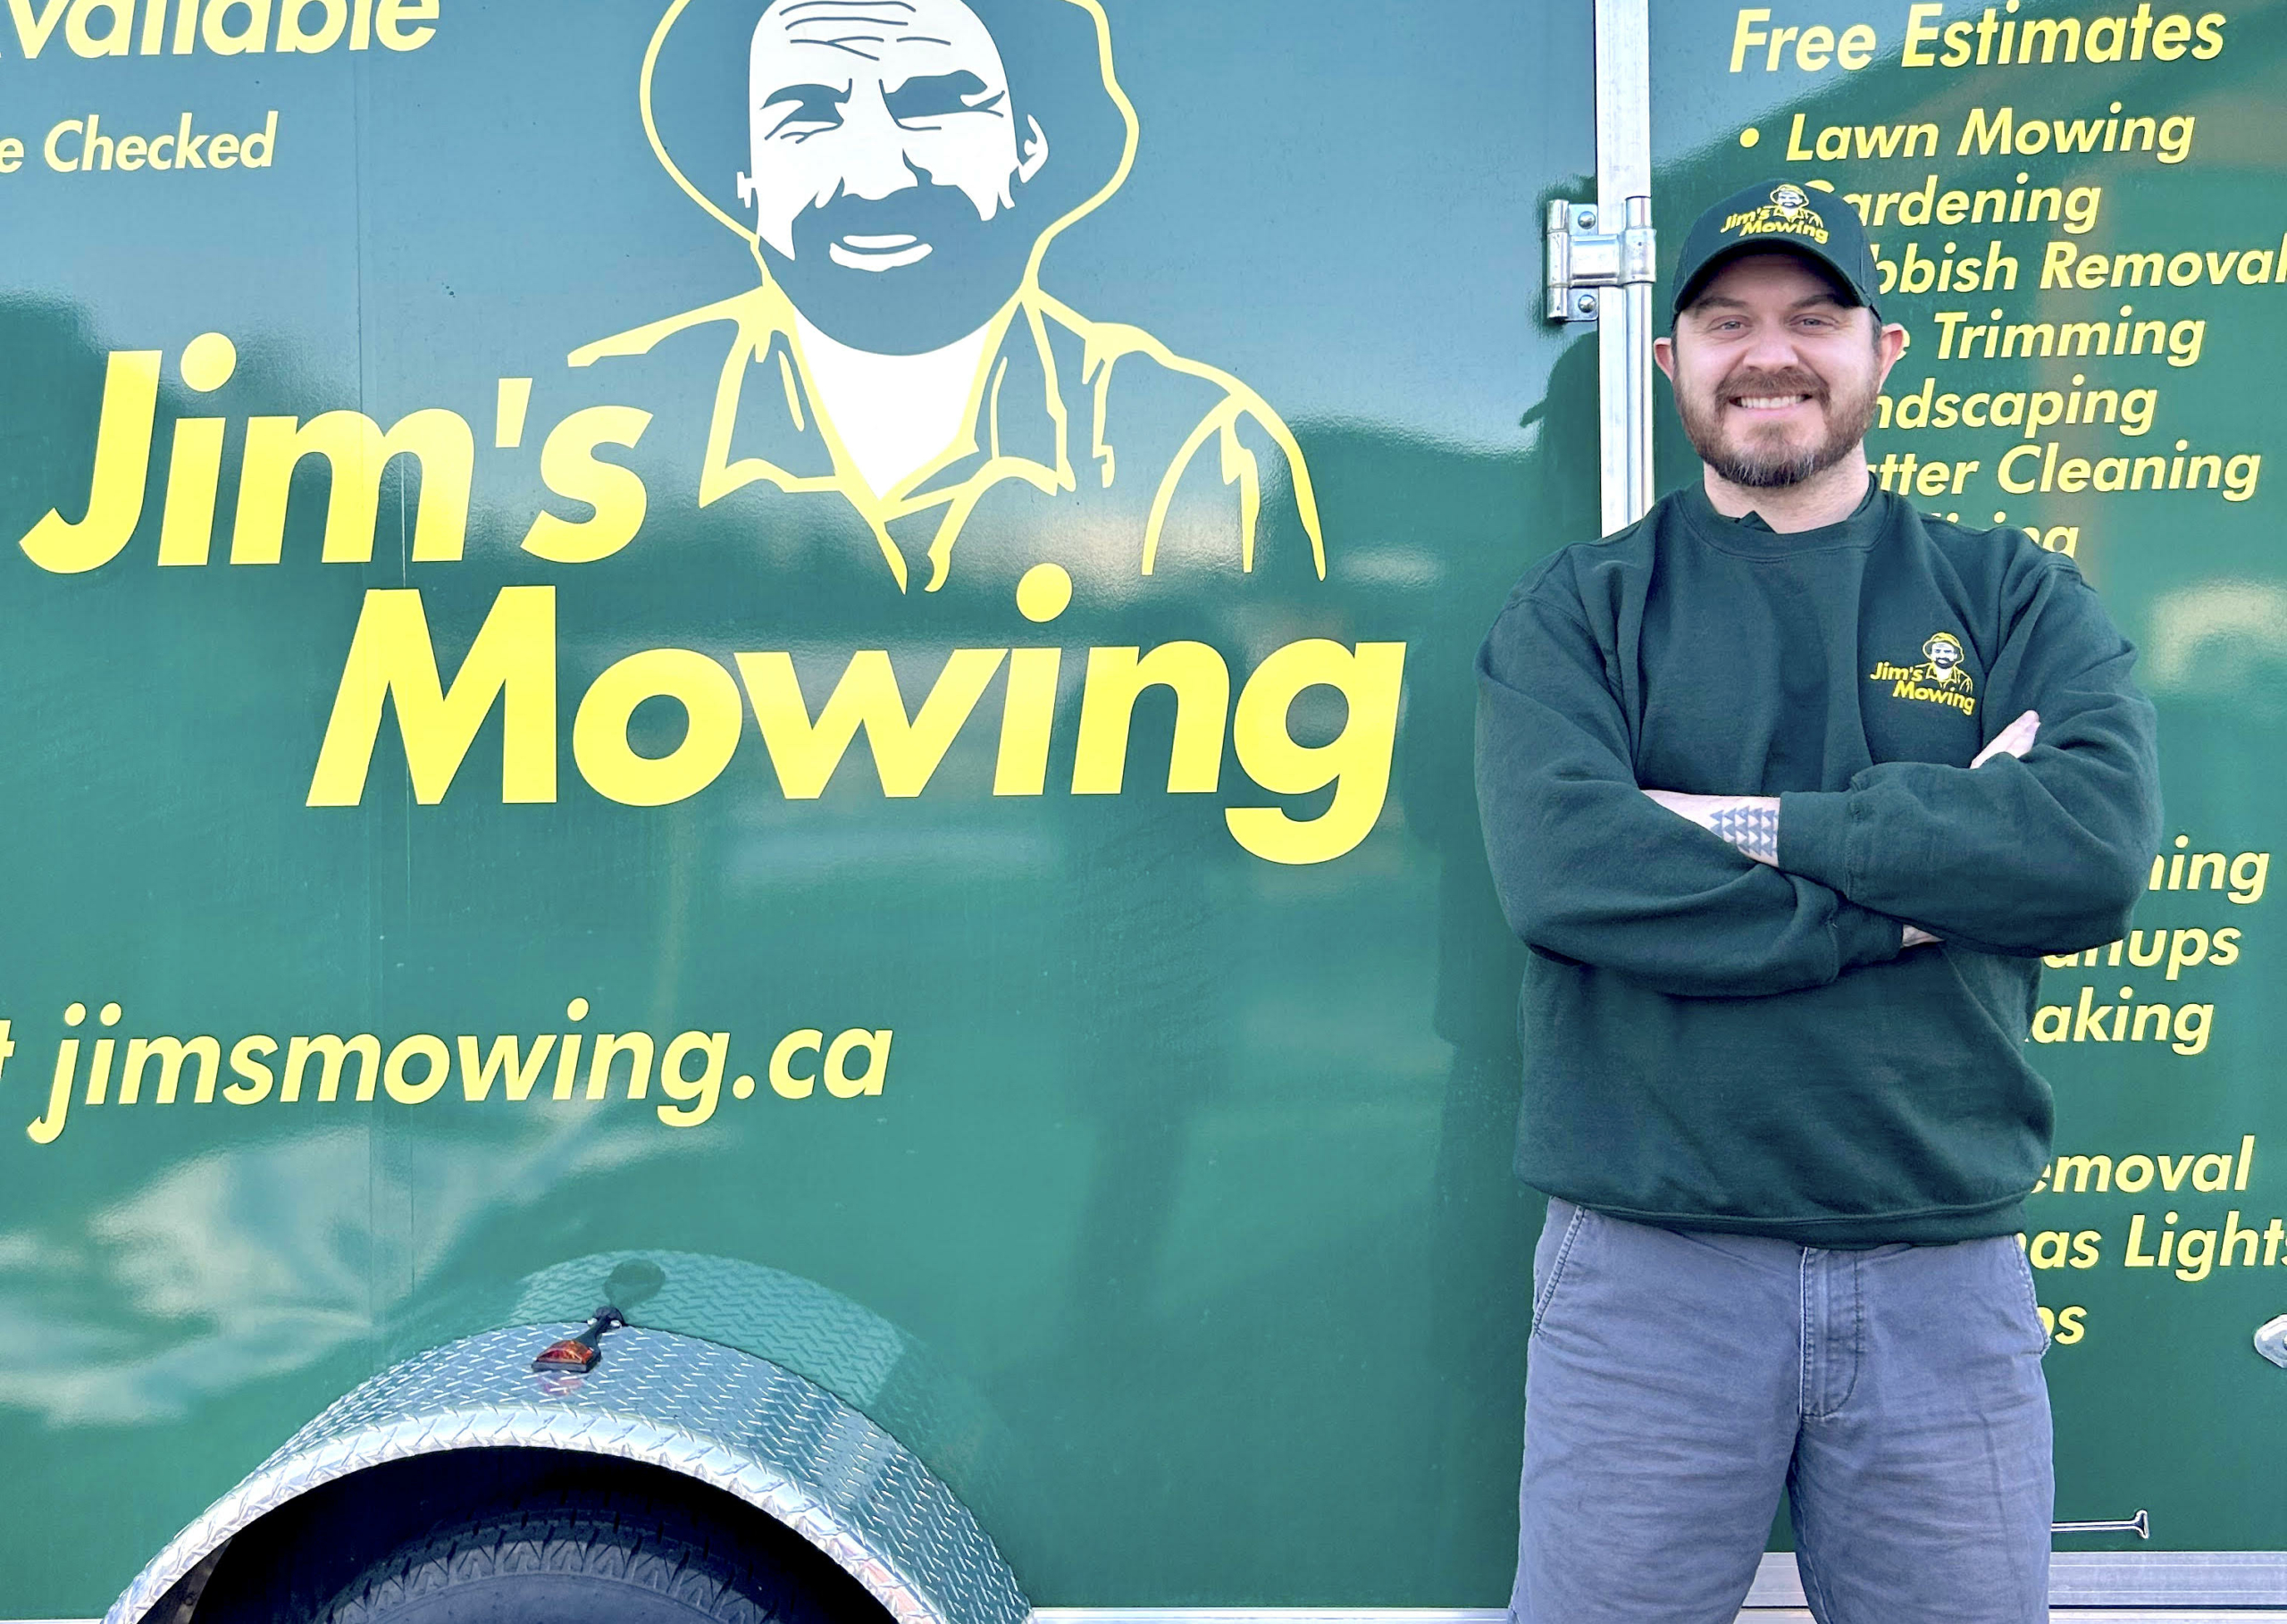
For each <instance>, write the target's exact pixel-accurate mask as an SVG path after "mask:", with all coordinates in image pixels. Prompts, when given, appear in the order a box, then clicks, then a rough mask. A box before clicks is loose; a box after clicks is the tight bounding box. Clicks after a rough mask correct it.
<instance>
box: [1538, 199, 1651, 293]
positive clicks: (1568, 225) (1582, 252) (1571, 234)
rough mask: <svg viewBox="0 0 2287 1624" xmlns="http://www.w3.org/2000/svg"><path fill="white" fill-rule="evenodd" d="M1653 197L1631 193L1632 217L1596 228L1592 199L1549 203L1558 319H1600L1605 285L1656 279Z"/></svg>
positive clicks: (1623, 285)
mask: <svg viewBox="0 0 2287 1624" xmlns="http://www.w3.org/2000/svg"><path fill="white" fill-rule="evenodd" d="M1651 211H1652V204H1651V199H1649V198H1648V197H1630V198H1629V199H1628V223H1627V224H1626V225H1625V226H1623V227H1622V228H1621V230H1617V231H1604V232H1600V231H1598V230H1596V223H1597V220H1598V218H1599V216H1598V213H1597V210H1596V205H1594V204H1591V203H1566V202H1563V201H1562V200H1560V201H1557V202H1554V203H1552V204H1550V205H1548V304H1547V319H1548V320H1549V321H1552V322H1593V321H1595V320H1596V317H1597V309H1598V304H1599V299H1598V296H1597V293H1596V289H1599V288H1627V287H1637V286H1641V287H1646V288H1649V287H1650V286H1651V285H1652V280H1653V276H1654V270H1655V264H1656V262H1657V259H1658V253H1659V243H1658V239H1657V238H1656V237H1655V234H1654V232H1653V230H1652V226H1651V223H1650V222H1651Z"/></svg>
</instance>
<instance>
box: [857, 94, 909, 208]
mask: <svg viewBox="0 0 2287 1624" xmlns="http://www.w3.org/2000/svg"><path fill="white" fill-rule="evenodd" d="M905 136H906V132H905V130H903V129H902V128H901V126H900V125H899V123H898V121H897V120H895V119H894V118H892V117H891V116H890V109H889V103H888V102H887V101H886V100H884V98H883V96H882V87H881V86H880V84H879V83H878V82H875V83H867V84H859V85H853V86H851V87H850V100H849V101H848V102H846V103H845V104H843V105H842V142H841V146H842V190H843V191H844V192H845V193H847V194H848V195H849V196H850V197H864V198H867V199H869V200H878V199H880V198H883V197H889V196H890V195H891V194H892V193H893V192H901V191H904V190H906V189H907V188H909V187H915V186H918V185H920V184H921V182H920V180H919V177H918V176H917V174H916V173H915V172H914V168H913V165H912V164H910V163H908V162H907V161H906V152H905Z"/></svg>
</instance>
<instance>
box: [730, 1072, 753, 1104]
mask: <svg viewBox="0 0 2287 1624" xmlns="http://www.w3.org/2000/svg"><path fill="white" fill-rule="evenodd" d="M731 1092H732V1094H733V1096H734V1097H736V1098H738V1099H741V1100H751V1099H753V1098H754V1079H753V1078H752V1077H744V1076H742V1077H737V1078H733V1080H732V1083H731Z"/></svg>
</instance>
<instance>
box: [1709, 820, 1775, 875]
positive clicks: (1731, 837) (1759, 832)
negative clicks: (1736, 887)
mask: <svg viewBox="0 0 2287 1624" xmlns="http://www.w3.org/2000/svg"><path fill="white" fill-rule="evenodd" d="M1712 827H1713V829H1714V831H1715V833H1718V834H1720V835H1722V837H1723V838H1724V839H1725V840H1727V841H1730V842H1731V844H1733V845H1734V846H1737V847H1738V849H1739V850H1741V851H1744V852H1746V853H1747V855H1748V856H1749V857H1751V858H1755V860H1756V861H1757V862H1759V863H1776V862H1777V861H1778V860H1779V809H1778V808H1776V807H1726V808H1723V810H1722V811H1721V812H1718V813H1716V814H1715V816H1714V818H1713V824H1712Z"/></svg>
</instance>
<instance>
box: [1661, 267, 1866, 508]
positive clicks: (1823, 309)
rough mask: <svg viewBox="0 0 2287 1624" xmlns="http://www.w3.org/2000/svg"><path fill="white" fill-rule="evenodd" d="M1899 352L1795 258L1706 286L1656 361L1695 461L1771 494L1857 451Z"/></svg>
mask: <svg viewBox="0 0 2287 1624" xmlns="http://www.w3.org/2000/svg"><path fill="white" fill-rule="evenodd" d="M1902 342H1903V334H1902V333H1901V332H1900V331H1899V330H1897V329H1896V328H1884V327H1882V326H1881V325H1880V323H1878V322H1876V321H1875V319H1874V316H1873V313H1872V312H1871V311H1869V310H1867V309H1866V308H1864V306H1858V305H1852V304H1846V303H1844V302H1843V296H1842V295H1841V294H1840V293H1839V291H1838V290H1837V289H1836V288H1835V287H1834V285H1833V284H1832V283H1830V282H1829V281H1828V280H1826V278H1825V277H1823V276H1822V275H1820V274H1819V273H1818V272H1816V271H1814V270H1813V269H1812V268H1811V266H1810V265H1808V264H1805V262H1804V261H1803V260H1802V259H1801V258H1800V257H1798V256H1797V255H1792V254H1751V255H1744V256H1743V257H1741V258H1738V259H1735V260H1733V261H1732V262H1731V263H1730V264H1727V265H1725V266H1723V267H1722V269H1721V270H1720V271H1718V272H1716V273H1715V274H1714V275H1713V277H1712V278H1710V279H1709V280H1708V281H1707V284H1706V286H1705V289H1702V291H1701V292H1700V295H1699V297H1697V298H1696V299H1695V300H1694V301H1693V302H1692V304H1691V306H1690V307H1689V308H1688V309H1686V310H1685V311H1684V312H1683V313H1682V314H1680V315H1679V316H1678V317H1677V318H1676V334H1675V337H1674V339H1663V340H1661V342H1660V344H1659V346H1658V353H1659V356H1660V364H1661V366H1662V367H1663V369H1664V370H1665V371H1666V372H1667V373H1668V376H1669V377H1670V378H1671V380H1672V381H1674V383H1675V393H1676V406H1677V409H1678V411H1679V412H1680V414H1681V415H1682V418H1683V426H1684V432H1685V433H1686V434H1687V435H1688V436H1689V437H1690V439H1691V443H1692V445H1693V447H1694V448H1696V449H1697V451H1698V452H1699V455H1700V457H1701V459H1702V460H1703V461H1705V463H1706V464H1707V465H1708V466H1709V467H1710V468H1712V469H1713V470H1714V472H1715V473H1717V474H1719V475H1721V476H1722V478H1723V479H1725V480H1728V481H1730V482H1731V483H1732V484H1734V485H1739V486H1745V487H1747V488H1749V489H1762V490H1769V489H1772V488H1775V487H1780V486H1789V485H1797V484H1800V483H1801V482H1803V481H1805V480H1807V479H1810V478H1811V477H1812V476H1814V475H1815V474H1818V473H1823V472H1824V471H1825V470H1827V469H1829V468H1831V467H1833V466H1834V465H1836V464H1837V463H1839V462H1841V461H1842V460H1843V459H1844V458H1845V457H1847V456H1851V455H1852V454H1853V453H1854V452H1855V451H1856V448H1857V447H1858V446H1859V445H1860V443H1861V442H1862V441H1864V439H1865V438H1866V431H1867V429H1868V428H1869V427H1870V426H1871V425H1872V423H1873V421H1874V401H1875V398H1876V396H1877V394H1878V393H1879V392H1880V391H1881V386H1882V380H1883V379H1884V378H1885V377H1886V376H1887V375H1888V374H1889V368H1890V364H1891V362H1893V361H1894V360H1896V359H1897V351H1898V348H1899V347H1900V346H1901V344H1902Z"/></svg>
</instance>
